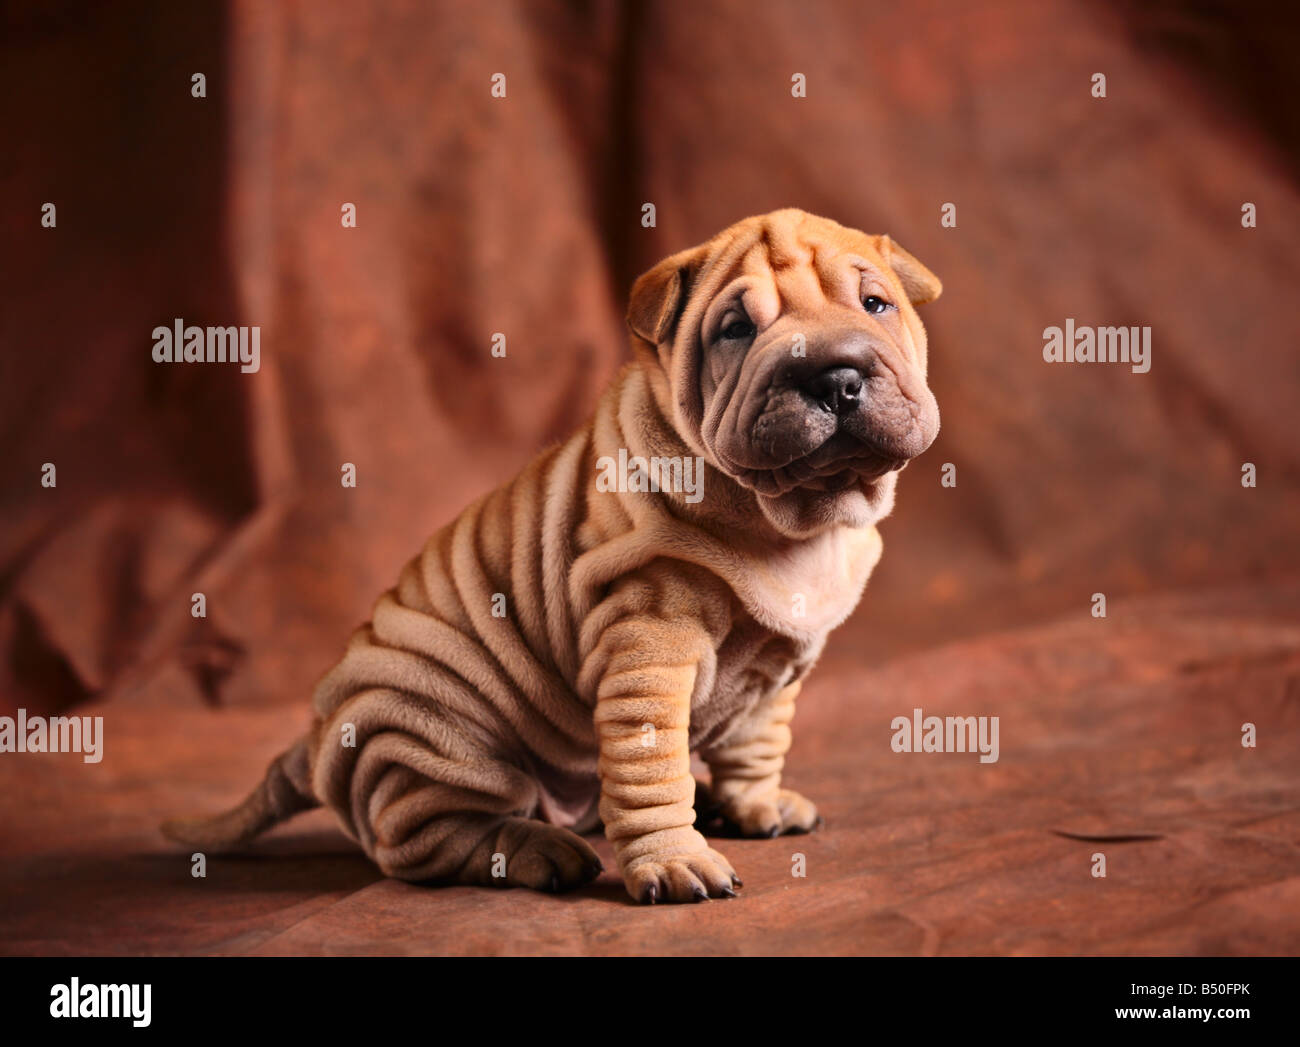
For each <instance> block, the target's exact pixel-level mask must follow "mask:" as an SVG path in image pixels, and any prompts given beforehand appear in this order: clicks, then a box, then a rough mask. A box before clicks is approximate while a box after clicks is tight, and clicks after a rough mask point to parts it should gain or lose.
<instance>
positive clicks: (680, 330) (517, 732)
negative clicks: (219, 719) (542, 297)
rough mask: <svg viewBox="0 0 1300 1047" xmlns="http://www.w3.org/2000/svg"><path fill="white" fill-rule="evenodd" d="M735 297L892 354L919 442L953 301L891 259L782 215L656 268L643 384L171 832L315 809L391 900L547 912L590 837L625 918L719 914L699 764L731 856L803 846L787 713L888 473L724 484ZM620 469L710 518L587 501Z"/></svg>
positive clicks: (409, 578) (354, 649)
mask: <svg viewBox="0 0 1300 1047" xmlns="http://www.w3.org/2000/svg"><path fill="white" fill-rule="evenodd" d="M846 252H852V256H853V257H855V258H862V259H865V260H866V262H867V263H869V264H870V267H871V269H872V270H873V271H875V272H877V273H878V282H879V283H880V286H882V287H885V288H888V290H889V292H890V293H891V294H892V296H893V297H894V298H896V299H897V301H898V318H897V323H896V324H895V326H893V327H889V326H888V325H886V324H884V323H883V322H882V323H881V324H876V323H875V322H874V321H872V320H870V319H869V318H868V319H859V318H858V317H857V315H856V314H855V313H854V311H853V309H852V307H851V303H850V302H849V301H848V300H847V299H844V300H840V298H837V297H836V295H838V294H839V292H838V291H834V292H832V291H828V288H833V287H835V286H838V284H836V281H837V280H838V279H839V277H838V276H835V275H834V274H835V273H839V272H840V269H839V268H836V266H837V265H838V264H839V263H837V262H836V261H835V259H837V258H839V257H841V256H843V255H845V253H846ZM819 269H820V270H821V271H820V274H819V273H818V272H817V270H819ZM827 274H830V275H829V276H828V275H827ZM737 279H745V280H751V281H753V280H757V281H758V282H759V283H761V284H763V285H764V286H765V287H766V292H765V293H766V294H767V298H768V305H769V307H773V303H776V304H775V306H774V308H775V313H774V315H773V317H772V318H769V319H768V320H767V321H766V322H767V323H768V324H769V326H770V325H771V324H772V323H773V321H774V320H775V319H778V318H779V319H781V320H782V321H783V322H784V321H785V320H788V319H789V318H791V317H794V318H797V319H798V323H799V324H801V325H803V326H804V327H805V328H806V329H807V330H808V331H810V332H811V331H815V330H819V329H823V328H825V329H828V330H839V329H840V328H841V327H842V328H844V329H846V330H847V329H850V328H852V329H854V330H857V329H859V328H860V329H861V330H864V331H869V332H870V333H871V337H872V338H873V339H875V342H874V343H873V344H876V343H879V345H880V346H882V347H884V346H885V345H886V343H888V348H887V349H885V348H881V349H880V351H879V353H880V359H881V361H882V366H881V368H880V369H881V370H882V373H883V372H884V371H885V370H888V372H890V374H892V375H895V376H896V377H889V375H886V377H887V378H888V380H890V381H894V383H895V384H894V385H893V386H890V388H889V392H890V395H892V396H893V397H894V400H896V401H897V403H899V404H902V405H903V408H902V409H901V411H900V417H902V418H903V421H902V422H901V423H900V424H901V425H903V426H904V428H906V427H907V426H908V425H911V424H912V423H911V422H909V421H908V420H907V418H906V414H907V411H908V410H911V412H912V413H913V414H914V415H916V416H917V417H920V415H919V414H917V412H918V410H921V411H922V412H923V409H924V404H923V405H922V407H921V408H918V407H917V406H916V405H917V404H918V403H920V402H921V401H920V399H919V398H920V397H921V396H922V395H926V396H928V390H924V392H923V393H922V392H920V391H917V390H923V387H924V370H925V336H924V331H923V329H922V328H921V325H920V322H919V320H917V318H916V315H915V312H914V310H913V309H912V307H911V304H910V302H909V301H908V299H909V297H910V298H913V299H915V300H917V301H920V300H929V299H930V298H933V297H936V296H937V295H938V291H939V284H938V281H937V280H935V278H934V277H933V275H932V274H930V273H929V272H928V270H926V269H924V267H923V266H921V265H920V263H919V262H917V261H916V260H915V259H914V258H912V257H911V256H910V255H908V254H907V253H906V252H905V251H902V249H901V248H899V247H897V245H893V244H891V243H889V241H888V240H887V238H876V237H868V236H865V235H864V234H862V233H858V232H855V231H853V230H848V229H844V228H842V227H840V226H838V225H835V224H834V223H831V222H827V221H825V220H824V219H817V218H814V217H812V216H809V215H805V214H804V213H803V212H799V211H782V212H776V213H774V214H772V215H766V216H760V217H757V218H752V219H748V220H746V221H745V222H741V223H739V224H738V225H736V226H733V227H732V228H731V229H728V230H726V231H725V232H724V233H722V234H720V235H719V236H718V237H716V238H715V239H714V240H712V241H710V242H709V243H707V244H705V245H702V246H701V247H699V248H695V249H693V250H691V251H687V252H682V253H681V254H679V255H675V256H673V257H672V258H670V259H667V260H666V261H665V262H664V263H661V264H660V265H659V266H656V267H655V269H653V270H651V271H650V272H649V273H647V274H646V275H645V276H643V277H642V278H641V279H640V280H639V281H638V282H637V285H636V287H635V288H634V290H633V294H632V300H631V304H630V307H629V325H630V327H631V328H632V331H633V343H634V347H635V349H636V351H637V360H636V362H634V363H633V364H631V365H629V366H628V367H627V368H625V369H624V370H623V371H622V372H621V373H620V374H619V375H618V377H617V378H616V380H615V381H614V382H613V384H612V385H611V386H610V388H609V389H608V390H607V391H606V393H605V394H604V396H603V397H602V398H601V400H600V403H599V405H598V407H597V409H596V412H595V415H594V417H593V418H592V420H591V421H590V422H589V423H588V424H587V425H585V426H584V427H583V428H582V429H581V430H579V431H578V432H577V433H575V434H574V435H573V436H572V437H571V438H570V439H569V440H568V441H566V442H565V443H564V444H562V445H561V446H558V447H555V448H552V449H550V450H548V451H545V452H544V453H542V454H541V455H539V456H538V457H537V458H536V459H535V460H534V461H533V462H532V463H531V464H530V465H529V466H528V467H527V468H525V469H524V471H523V472H522V473H521V474H520V475H519V476H517V477H516V478H515V479H513V480H512V481H510V482H509V483H507V484H506V485H505V486H503V487H501V488H499V489H498V490H496V491H494V492H492V493H491V494H489V495H487V496H486V497H484V498H482V499H481V500H479V501H478V502H476V503H475V504H473V505H471V506H470V507H469V508H468V509H466V510H465V511H464V512H463V513H462V514H461V515H460V517H459V518H457V519H456V520H455V521H454V522H452V523H451V524H449V525H447V526H446V527H444V528H443V529H442V530H440V531H438V532H437V533H436V534H435V535H433V537H432V538H430V539H429V541H428V543H427V544H426V546H425V548H424V550H423V551H422V552H421V553H420V554H419V555H418V556H417V557H416V558H415V559H413V560H412V561H411V562H410V563H408V564H407V565H406V567H405V568H404V570H403V571H402V572H401V575H400V577H399V579H398V582H397V585H396V586H395V587H394V588H393V589H392V590H390V591H389V592H387V593H385V594H384V595H383V596H382V597H381V598H380V599H379V601H378V603H377V604H376V606H375V608H374V611H373V614H372V618H371V620H370V622H368V623H367V624H366V625H364V626H363V627H361V628H360V629H358V630H357V631H356V633H354V635H353V636H352V639H351V641H350V642H349V645H348V648H347V652H346V654H345V655H344V657H343V659H342V660H341V661H340V662H339V663H338V665H336V666H335V667H334V668H333V669H332V670H331V671H330V672H329V673H328V674H327V675H326V676H325V677H324V678H323V679H322V680H321V682H320V684H319V685H318V687H317V689H316V693H315V699H314V710H315V719H314V723H313V726H312V729H311V731H310V732H309V735H308V736H307V738H306V739H304V740H303V741H301V742H299V743H298V745H297V746H295V747H294V748H293V749H291V750H289V752H288V753H286V754H285V756H283V757H281V758H279V759H278V760H277V761H276V762H275V763H273V764H272V768H271V771H270V772H269V773H268V777H267V780H266V781H265V782H264V783H263V784H262V785H260V786H259V787H258V789H257V790H255V791H254V793H253V795H252V796H250V797H249V799H248V800H246V801H245V803H244V804H243V805H242V806H241V807H239V808H236V809H235V810H234V811H232V812H230V813H228V814H226V815H222V816H219V817H218V818H216V819H208V820H188V821H175V822H170V823H168V824H167V825H166V826H165V831H167V832H168V834H169V835H170V836H172V837H173V838H174V839H177V840H179V841H181V842H184V843H186V844H187V845H192V846H201V847H204V848H207V849H219V848H222V847H234V846H238V845H239V844H242V843H243V842H245V841H246V840H248V839H250V838H251V837H252V836H254V835H256V834H257V833H259V832H261V831H263V830H264V829H265V828H267V827H268V826H269V825H271V824H273V823H274V822H275V821H278V820H280V819H282V818H284V817H288V816H289V815H290V814H292V813H294V812H295V811H296V810H300V809H303V808H304V807H307V806H313V805H315V804H316V803H318V802H319V803H323V804H325V805H326V806H328V807H329V808H331V809H332V810H333V811H334V812H335V813H336V814H337V816H338V818H339V819H340V821H341V823H342V825H343V827H344V828H345V829H346V830H347V832H348V833H349V834H351V835H352V836H354V837H355V838H356V839H357V840H358V841H359V842H360V843H361V845H362V847H363V848H364V849H365V851H366V853H367V854H368V855H370V857H371V858H372V859H373V860H374V861H375V862H376V863H377V865H378V866H379V868H380V869H382V870H383V871H384V872H385V873H387V874H389V875H391V876H395V877H400V878H403V879H407V880H415V881H429V882H446V883H478V884H519V885H525V886H529V887H536V888H546V889H559V888H564V887H571V886H576V885H579V884H582V883H584V882H586V881H588V880H589V879H590V878H591V877H592V876H594V875H596V873H597V872H598V871H599V868H600V863H599V861H598V859H597V858H596V855H595V852H594V851H593V850H592V848H591V847H590V846H589V845H588V844H587V843H586V842H585V841H584V840H583V839H581V837H580V836H579V835H578V833H580V832H583V831H587V830H590V829H592V828H594V827H595V826H596V825H597V824H598V823H599V822H603V823H604V827H605V832H606V835H607V836H608V838H609V839H610V841H611V842H612V843H613V845H614V850H615V853H616V855H617V857H618V862H619V867H620V870H621V872H622V875H623V877H624V880H625V882H626V885H627V888H628V890H629V892H630V893H631V894H632V896H633V897H634V898H637V899H639V900H643V901H656V900H658V901H687V900H692V899H697V898H701V897H705V896H719V895H730V894H732V893H733V890H732V889H733V887H734V886H736V885H738V882H739V881H738V880H737V879H736V877H735V872H734V870H733V869H732V867H731V865H730V864H729V863H728V862H727V860H726V859H725V858H724V857H723V856H722V855H720V854H719V853H718V852H717V851H715V850H713V849H711V848H710V847H709V846H708V843H707V842H706V841H705V839H704V837H703V836H701V835H700V833H699V832H698V831H697V830H696V829H695V827H694V819H695V814H694V809H693V801H694V798H695V782H694V780H693V778H692V776H691V773H690V760H689V754H690V752H691V751H696V750H698V751H699V752H700V754H701V755H702V757H703V759H704V760H705V762H706V763H707V764H708V766H709V768H710V771H711V775H712V779H713V785H712V793H713V797H714V799H715V800H716V801H717V802H718V803H719V804H720V805H721V808H722V811H723V813H724V814H725V815H726V816H727V817H728V818H730V819H731V821H733V822H734V823H735V824H736V825H738V826H739V827H740V828H741V830H742V831H744V832H746V833H749V834H753V835H775V834H776V833H779V832H790V831H808V830H811V829H812V828H813V827H814V826H815V824H816V823H817V820H818V819H817V812H816V809H815V808H814V807H813V805H812V804H811V803H810V802H809V801H807V800H805V799H804V798H803V797H801V796H799V795H797V794H795V793H792V792H790V791H788V790H784V789H782V788H781V769H782V764H783V761H784V757H785V753H786V751H787V750H788V749H789V746H790V739H791V735H790V727H789V724H790V720H791V718H792V716H793V713H794V700H795V696H796V695H797V693H798V690H799V686H800V681H801V680H802V679H803V677H804V676H805V674H806V673H807V672H808V670H809V669H810V668H811V667H812V665H813V663H814V662H815V661H816V659H817V657H818V655H819V654H820V653H821V650H822V647H823V645H824V644H825V641H826V637H827V634H828V633H829V632H830V630H831V629H833V628H835V626H837V625H839V624H840V623H841V622H842V621H843V620H844V619H845V618H846V617H847V616H848V614H849V613H850V612H851V611H852V610H853V608H854V606H855V605H856V603H857V602H858V599H859V597H860V595H861V593H862V590H863V588H864V586H865V585H866V581H867V578H868V575H869V574H870V572H871V570H872V568H873V567H874V566H875V564H876V561H877V560H878V559H879V557H880V552H881V542H880V536H879V533H878V532H877V531H876V529H875V526H874V524H875V522H876V521H877V520H878V519H879V518H880V516H882V515H884V513H886V512H888V510H889V508H890V506H891V505H892V498H893V481H894V478H895V473H893V472H890V473H888V474H886V475H885V476H882V477H880V478H879V479H878V480H877V481H876V482H875V483H874V485H871V484H863V485H860V486H861V490H859V489H858V487H854V489H853V490H852V491H851V492H847V493H835V494H829V493H827V492H825V491H818V490H811V491H810V490H808V489H805V488H804V487H802V486H800V487H799V488H798V489H797V490H794V491H791V492H787V493H785V494H780V493H779V490H780V489H781V485H782V484H784V483H785V481H784V480H781V479H780V475H781V471H780V470H777V471H776V472H775V473H774V474H773V476H775V477H777V479H772V480H763V479H762V478H758V479H755V478H754V477H751V476H749V475H748V474H747V475H746V476H745V477H741V478H737V476H735V475H733V474H732V470H730V469H729V468H727V467H725V466H722V467H720V466H721V459H720V457H719V450H718V449H719V448H720V447H721V446H722V444H723V443H724V442H725V441H726V439H729V438H732V437H733V436H735V434H734V433H733V432H732V430H729V429H727V428H726V425H727V424H728V423H727V422H726V415H725V413H720V412H723V409H724V408H727V407H728V406H729V405H728V404H727V402H726V397H727V396H728V392H727V389H728V382H729V381H731V380H732V379H733V376H732V375H731V373H730V372H729V371H726V370H725V369H724V370H723V371H722V372H720V373H705V372H710V370H711V369H712V370H713V371H716V370H717V368H718V367H719V366H720V365H719V364H718V363H717V362H716V360H715V361H714V362H713V363H710V357H709V356H708V353H707V352H706V351H704V350H703V348H702V346H701V344H700V336H699V334H700V325H701V323H702V322H704V321H705V320H707V316H706V313H707V310H708V309H709V307H710V304H711V303H712V302H713V301H714V299H715V296H716V295H717V294H718V292H719V291H721V290H722V289H723V288H724V287H728V286H731V285H733V284H734V283H735V281H736V280H737ZM870 279H877V277H876V276H871V277H870ZM828 281H829V282H828ZM873 286H874V285H873ZM845 293H847V292H845ZM854 294H856V291H854ZM759 297H761V294H760V295H759ZM840 297H842V296H840ZM747 300H748V299H747ZM759 308H760V309H761V308H762V306H761V304H760V306H759ZM857 312H858V313H861V308H860V306H859V308H858V310H857ZM862 316H863V317H865V314H862ZM889 323H894V321H893V319H892V318H891V319H889ZM828 325H829V326H828ZM836 325H839V327H837V326H836ZM854 325H856V327H855V326H854ZM771 329H772V330H777V328H775V327H772V328H771ZM755 344H756V345H757V343H755ZM765 351H769V352H770V351H775V350H771V349H769V350H765ZM900 390H901V392H900ZM890 402H891V403H892V402H894V401H890ZM733 406H734V405H733ZM719 419H722V421H719ZM917 424H920V423H917ZM925 424H926V425H928V426H929V427H930V429H931V430H932V429H933V428H934V427H936V426H937V415H936V416H935V420H934V422H933V424H931V423H930V422H929V421H928V416H926V422H925ZM900 431H901V430H900ZM905 435H906V434H905ZM742 436H743V434H742ZM932 437H933V434H932V431H931V432H927V433H926V439H925V441H924V442H928V439H932ZM740 438H741V437H736V439H740ZM733 442H734V440H733ZM737 446H740V445H739V444H737ZM620 449H626V452H627V454H628V455H629V456H635V455H641V456H644V457H646V458H650V457H656V456H667V457H685V456H694V455H700V456H702V457H703V458H704V459H705V463H706V465H705V471H704V477H703V497H702V499H701V500H699V501H698V502H694V503H692V502H690V501H688V500H687V498H686V496H685V495H684V493H682V492H660V493H653V492H610V491H602V490H598V489H597V473H598V470H597V462H598V460H599V459H600V458H601V456H610V457H611V458H614V459H616V458H617V457H618V455H619V451H620ZM755 475H757V474H755ZM811 482H812V484H813V486H814V487H816V486H817V485H818V483H819V482H820V481H817V480H813V481H811ZM754 483H759V484H763V483H768V484H770V485H772V486H771V488H770V490H769V491H768V493H767V494H762V493H759V491H758V490H756V489H755V487H754V486H753V484H754ZM863 491H865V492H866V493H865V494H863V493H862V492H863ZM497 594H501V595H503V596H504V607H505V611H506V614H505V616H504V617H497V616H494V614H493V609H494V596H495V597H496V598H497V607H498V608H499V607H500V596H497ZM346 725H352V728H348V727H347V726H346ZM348 730H354V731H355V746H347V745H345V744H343V742H344V737H345V732H346V731H348ZM502 872H504V875H500V874H501V873H502Z"/></svg>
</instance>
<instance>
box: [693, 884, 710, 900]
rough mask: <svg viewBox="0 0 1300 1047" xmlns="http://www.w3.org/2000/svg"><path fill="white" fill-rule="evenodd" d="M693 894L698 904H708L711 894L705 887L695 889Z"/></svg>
mask: <svg viewBox="0 0 1300 1047" xmlns="http://www.w3.org/2000/svg"><path fill="white" fill-rule="evenodd" d="M691 894H693V895H695V900H696V901H697V902H707V901H708V900H709V892H708V891H706V890H705V889H704V888H703V887H696V888H694V889H693V890H692V891H691Z"/></svg>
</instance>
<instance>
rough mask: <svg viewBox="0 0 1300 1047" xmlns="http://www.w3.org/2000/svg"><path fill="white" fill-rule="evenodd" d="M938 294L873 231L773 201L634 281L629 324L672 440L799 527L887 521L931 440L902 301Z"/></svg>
mask: <svg viewBox="0 0 1300 1047" xmlns="http://www.w3.org/2000/svg"><path fill="white" fill-rule="evenodd" d="M941 290H942V286H941V284H940V283H939V280H938V278H937V277H936V276H935V275H934V274H933V273H931V272H930V271H929V270H928V269H927V268H926V267H925V266H923V265H922V264H921V263H920V262H918V261H917V260H916V259H915V258H913V257H912V256H911V255H910V254H908V253H907V252H906V251H904V250H903V249H902V248H901V247H899V246H898V245H897V244H894V243H892V242H891V241H890V239H889V237H887V236H868V235H866V234H865V233H860V232H858V231H856V230H854V229H846V228H845V227H843V226H841V225H838V224H836V223H835V222H832V221H829V220H827V219H824V218H817V217H815V216H813V215H810V214H807V213H805V212H803V211H798V210H785V211H775V212H773V213H772V214H767V215H760V216H758V217H755V218H749V219H746V220H745V221H743V222H740V223H738V224H736V225H734V226H732V227H731V228H730V229H727V230H725V231H724V232H722V233H720V234H719V235H718V236H716V237H714V238H713V239H712V240H710V241H709V242H708V243H706V244H702V245H701V246H699V247H696V248H692V249H690V250H688V251H683V252H681V253H679V254H675V255H673V256H671V257H669V258H666V259H665V260H664V261H662V262H660V263H659V264H658V265H657V266H655V267H654V268H653V269H651V270H650V271H649V272H647V273H645V274H644V275H643V276H641V277H640V278H639V279H638V280H637V281H636V283H635V284H634V285H633V288H632V296H631V300H630V305H629V308H628V325H629V326H630V327H631V329H632V333H633V335H634V344H635V346H636V349H637V352H638V355H639V356H640V357H641V359H642V360H643V361H644V362H645V363H646V365H647V366H648V367H649V369H650V370H651V372H652V378H653V379H654V380H655V385H656V390H657V394H658V395H660V397H661V399H663V400H665V401H666V403H665V404H664V407H665V410H666V412H667V413H669V415H670V416H671V418H672V421H673V425H674V427H675V428H676V429H677V431H678V433H679V434H680V435H681V437H682V438H683V439H684V440H685V441H686V442H687V443H688V444H689V445H690V446H691V447H692V448H693V449H694V450H695V453H696V454H700V455H703V456H704V457H705V458H706V459H707V460H708V461H709V462H710V463H711V464H713V465H714V466H715V467H716V468H718V469H719V470H721V471H722V472H724V473H726V474H727V475H728V476H730V477H732V478H733V479H735V480H736V481H737V482H738V483H740V484H742V485H744V486H745V487H748V488H750V489H751V490H753V492H754V493H755V495H756V496H757V501H758V505H759V507H760V509H761V510H762V512H763V514H764V515H765V516H766V517H767V518H768V519H769V520H770V521H771V522H772V524H773V525H774V526H775V527H776V528H777V529H778V530H779V531H780V532H781V533H783V534H785V535H788V536H790V537H806V536H808V535H811V534H814V533H816V532H818V531H821V530H824V529H826V528H828V527H833V526H837V525H848V526H853V527H866V526H868V525H870V524H873V523H875V522H876V521H877V520H879V519H880V518H881V517H883V516H885V515H886V514H887V513H888V512H889V510H890V509H891V508H892V506H893V499H894V487H895V483H896V481H897V474H898V470H900V469H902V468H903V466H904V465H906V464H907V462H908V461H909V460H910V459H912V458H914V457H916V455H918V454H920V453H921V452H922V451H924V450H925V449H926V448H927V447H929V446H930V444H931V443H933V442H934V438H935V436H936V435H937V434H938V432H939V408H938V405H937V404H936V403H935V399H934V396H933V394H932V393H931V392H930V389H929V387H928V386H927V385H926V381H925V376H926V340H925V329H924V327H922V326H921V321H920V319H919V318H918V317H917V315H916V310H915V308H914V307H915V306H917V305H920V304H922V303H925V302H930V301H933V300H934V299H936V298H938V297H939V294H940V291H941Z"/></svg>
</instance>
